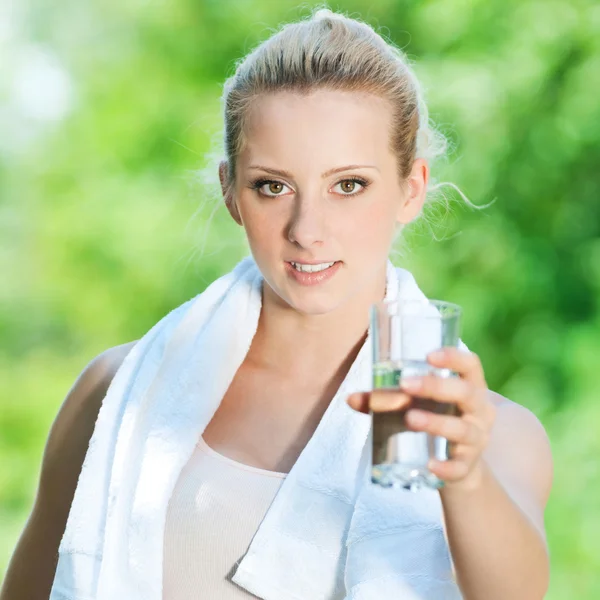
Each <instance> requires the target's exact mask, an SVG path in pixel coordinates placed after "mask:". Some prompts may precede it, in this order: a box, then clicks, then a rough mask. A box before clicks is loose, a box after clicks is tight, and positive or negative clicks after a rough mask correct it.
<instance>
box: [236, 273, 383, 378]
mask: <svg viewBox="0 0 600 600" xmlns="http://www.w3.org/2000/svg"><path fill="white" fill-rule="evenodd" d="M385 285H386V270H385V268H384V269H383V271H382V273H380V274H379V275H378V277H376V278H375V279H374V280H373V282H372V283H371V285H370V286H369V287H368V288H365V289H364V290H361V292H360V293H359V294H357V295H356V296H355V297H353V298H351V299H350V300H349V301H347V302H345V303H344V304H343V305H341V306H339V307H338V308H336V309H335V310H333V311H331V312H329V313H326V314H321V315H306V314H301V313H299V312H297V311H296V310H294V309H293V308H291V307H290V306H288V305H286V304H284V303H282V302H281V301H277V300H276V299H275V298H273V297H272V296H274V292H273V291H272V290H271V289H270V288H268V287H267V285H266V283H265V284H264V288H263V308H262V310H261V315H260V318H259V322H258V328H257V331H256V335H255V336H254V339H253V341H252V347H251V349H250V352H249V355H248V359H249V360H250V362H252V363H253V364H255V365H257V366H263V367H266V368H269V369H271V370H273V371H274V372H276V373H279V374H281V375H282V376H284V377H286V378H291V379H294V380H299V381H305V382H306V383H309V382H315V383H317V382H318V381H322V380H323V379H328V378H330V377H331V374H332V373H334V372H338V371H339V370H340V368H341V370H342V371H344V374H345V372H347V369H348V368H350V365H351V364H352V362H353V361H354V358H356V355H357V354H358V351H359V350H360V348H361V346H362V344H363V342H364V340H365V339H366V335H367V332H368V327H369V307H370V305H371V304H372V303H373V302H377V301H379V300H382V299H383V298H384V296H385Z"/></svg>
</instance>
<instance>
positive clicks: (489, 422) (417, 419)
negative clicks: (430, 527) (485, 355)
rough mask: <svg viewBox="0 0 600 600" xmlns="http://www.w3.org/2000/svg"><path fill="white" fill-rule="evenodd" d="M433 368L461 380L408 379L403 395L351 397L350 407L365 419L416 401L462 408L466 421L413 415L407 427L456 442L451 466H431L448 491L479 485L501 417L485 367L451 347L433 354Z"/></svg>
mask: <svg viewBox="0 0 600 600" xmlns="http://www.w3.org/2000/svg"><path fill="white" fill-rule="evenodd" d="M427 362H429V364H431V365H432V366H435V367H440V368H448V369H450V370H452V371H454V372H455V373H457V374H458V375H459V376H458V377H451V378H447V379H446V378H442V377H438V376H436V375H433V374H429V375H426V376H424V377H415V378H413V377H411V378H405V379H403V380H402V384H401V386H400V389H399V391H398V393H390V392H389V391H381V390H376V391H373V392H359V393H356V394H351V395H350V396H349V398H348V400H347V402H348V404H349V405H350V407H352V408H353V409H355V410H358V411H360V412H364V413H369V411H374V412H379V411H389V410H402V409H404V408H406V407H407V406H408V405H409V404H410V401H411V396H419V397H422V398H431V399H432V400H436V401H437V402H448V403H454V404H456V405H457V406H458V408H459V409H460V412H461V413H462V414H461V415H460V416H448V415H440V414H434V413H432V412H429V411H424V410H417V409H409V410H408V411H407V412H406V426H407V427H408V428H409V429H411V430H413V431H426V432H427V433H431V434H434V435H440V436H442V437H445V438H446V439H448V440H449V441H451V442H453V450H452V455H451V459H450V460H447V461H438V460H434V459H432V460H431V461H430V462H429V464H428V468H429V469H430V471H431V472H432V473H434V474H435V475H437V476H438V477H439V478H440V479H442V480H443V481H444V482H445V483H446V485H449V486H455V485H456V486H472V485H477V483H478V482H479V480H480V478H481V473H482V453H483V450H484V449H485V448H486V446H487V444H488V441H489V437H490V432H491V430H492V426H493V424H494V420H495V417H496V408H495V405H494V404H493V403H492V401H491V400H490V397H489V391H488V387H487V384H486V381H485V375H484V373H483V368H482V366H481V361H480V360H479V357H478V356H477V355H476V354H474V353H472V352H468V351H464V350H460V349H459V348H453V347H446V348H441V349H440V350H439V351H438V352H435V353H432V354H430V355H429V356H428V357H427ZM411 383H412V384H413V385H412V386H411V385H410V384H411Z"/></svg>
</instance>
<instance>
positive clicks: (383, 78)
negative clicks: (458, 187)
mask: <svg viewBox="0 0 600 600" xmlns="http://www.w3.org/2000/svg"><path fill="white" fill-rule="evenodd" d="M319 88H326V89H333V90H344V91H361V92H369V93H372V94H375V95H377V96H380V97H382V98H385V99H387V100H388V101H389V103H390V105H391V107H392V111H393V126H392V135H391V140H390V142H391V148H392V150H393V151H394V152H395V153H396V154H397V156H398V168H399V175H400V178H401V180H404V179H405V178H406V177H407V176H408V174H409V173H410V170H411V166H412V163H413V161H414V159H415V158H419V157H422V158H426V159H428V160H429V161H433V159H435V158H436V157H437V156H440V155H443V154H444V153H445V151H446V147H447V143H446V139H445V137H444V136H443V135H442V134H441V133H439V132H438V131H436V130H435V129H434V128H433V127H432V126H431V124H430V123H429V115H428V110H427V106H426V104H425V102H424V100H423V94H422V91H421V89H420V86H419V82H418V80H417V78H416V76H415V74H414V72H413V70H412V68H411V66H410V65H409V62H408V60H407V58H406V56H404V55H403V53H402V52H401V51H400V50H399V49H398V48H396V47H394V46H392V45H391V44H389V43H387V42H386V41H385V40H384V39H383V38H382V37H381V36H380V35H378V34H377V33H376V32H375V31H374V30H373V29H372V28H371V27H370V26H369V25H367V24H366V23H363V22H361V21H358V20H355V19H351V18H348V17H346V16H344V15H342V14H339V13H334V12H332V11H331V10H329V9H322V8H321V9H318V10H316V11H315V12H313V14H312V16H311V17H310V18H308V19H306V20H303V21H299V22H295V23H289V24H286V25H284V26H283V27H282V28H281V29H280V30H279V31H278V32H277V33H275V34H274V35H273V36H272V37H271V38H269V39H267V40H266V41H264V42H263V43H262V44H260V45H259V46H258V47H257V48H255V49H254V50H253V51H252V52H251V53H250V54H248V56H246V57H245V58H244V59H242V60H241V61H240V62H239V63H238V64H237V68H236V71H235V73H234V75H233V76H231V77H230V78H229V79H227V81H226V82H225V85H224V91H223V95H222V104H223V116H224V123H225V131H224V146H225V154H226V157H227V161H228V164H229V178H230V180H233V179H234V174H235V163H236V158H237V156H238V154H239V152H240V150H241V149H242V147H243V143H244V119H245V117H246V115H247V114H248V108H249V106H250V105H251V103H252V102H253V100H254V99H255V98H257V97H258V96H260V95H261V94H265V93H270V92H277V91H284V90H285V91H294V92H298V93H309V92H310V91H312V90H315V89H319Z"/></svg>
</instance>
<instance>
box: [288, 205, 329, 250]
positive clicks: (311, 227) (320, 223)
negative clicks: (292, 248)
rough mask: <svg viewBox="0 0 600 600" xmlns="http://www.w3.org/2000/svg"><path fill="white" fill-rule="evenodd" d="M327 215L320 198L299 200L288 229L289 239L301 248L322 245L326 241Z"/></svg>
mask: <svg viewBox="0 0 600 600" xmlns="http://www.w3.org/2000/svg"><path fill="white" fill-rule="evenodd" d="M325 230H326V226H325V214H324V211H323V206H322V203H321V202H320V201H319V199H318V198H314V199H311V200H307V199H300V198H299V199H298V200H297V202H295V203H294V209H293V213H292V216H291V219H290V223H289V225H288V228H287V238H288V240H289V241H290V242H292V243H293V244H295V245H296V246H299V247H301V248H310V247H311V246H319V245H322V244H323V242H324V241H325V233H326V231H325Z"/></svg>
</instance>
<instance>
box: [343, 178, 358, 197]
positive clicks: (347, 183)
mask: <svg viewBox="0 0 600 600" xmlns="http://www.w3.org/2000/svg"><path fill="white" fill-rule="evenodd" d="M340 186H341V188H342V192H344V193H345V194H351V193H352V192H353V191H354V190H355V189H356V181H353V180H352V179H346V180H344V181H341V182H340Z"/></svg>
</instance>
